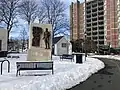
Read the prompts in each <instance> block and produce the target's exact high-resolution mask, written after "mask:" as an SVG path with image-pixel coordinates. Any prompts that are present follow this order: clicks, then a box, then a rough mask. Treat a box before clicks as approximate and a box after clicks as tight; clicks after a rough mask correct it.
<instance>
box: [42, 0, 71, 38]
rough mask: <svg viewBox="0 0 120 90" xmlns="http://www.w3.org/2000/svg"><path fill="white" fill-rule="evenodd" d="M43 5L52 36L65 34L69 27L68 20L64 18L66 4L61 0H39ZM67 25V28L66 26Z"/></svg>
mask: <svg viewBox="0 0 120 90" xmlns="http://www.w3.org/2000/svg"><path fill="white" fill-rule="evenodd" d="M41 5H42V7H44V12H45V13H46V14H45V17H46V19H45V20H47V23H49V24H52V27H53V37H54V36H55V35H57V34H60V33H62V34H65V31H67V30H68V28H69V23H68V20H66V19H67V18H66V11H65V10H66V9H67V8H66V5H65V3H64V2H63V1H61V0H41ZM67 27H68V28H67ZM65 29H66V30H65Z"/></svg>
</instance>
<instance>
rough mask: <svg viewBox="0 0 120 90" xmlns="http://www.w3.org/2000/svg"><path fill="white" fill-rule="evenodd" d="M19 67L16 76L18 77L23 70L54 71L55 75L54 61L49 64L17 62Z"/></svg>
mask: <svg viewBox="0 0 120 90" xmlns="http://www.w3.org/2000/svg"><path fill="white" fill-rule="evenodd" d="M16 65H17V73H16V76H18V74H19V75H20V71H22V70H52V74H53V61H49V62H38V61H35V62H32V61H31V62H29V61H28V62H27V61H26V62H16Z"/></svg>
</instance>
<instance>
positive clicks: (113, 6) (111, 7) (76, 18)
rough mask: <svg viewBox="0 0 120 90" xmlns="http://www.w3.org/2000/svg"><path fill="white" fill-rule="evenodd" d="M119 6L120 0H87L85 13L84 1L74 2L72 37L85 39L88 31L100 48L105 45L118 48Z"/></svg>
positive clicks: (71, 15) (71, 21)
mask: <svg viewBox="0 0 120 90" xmlns="http://www.w3.org/2000/svg"><path fill="white" fill-rule="evenodd" d="M118 7H119V0H87V3H86V14H85V4H84V3H80V2H79V1H78V0H77V1H76V2H74V3H73V2H72V4H71V5H70V29H71V32H70V39H71V40H73V39H74V40H76V39H79V38H80V39H84V33H85V32H86V34H87V38H88V39H91V40H94V41H95V43H96V44H97V46H98V48H99V47H100V46H103V45H110V46H111V47H114V48H117V47H118V46H119V45H120V44H119V38H118V36H119V32H118V25H119V23H118V20H120V19H118V16H120V15H118V11H119V10H118ZM85 15H86V17H85ZM85 21H86V22H85Z"/></svg>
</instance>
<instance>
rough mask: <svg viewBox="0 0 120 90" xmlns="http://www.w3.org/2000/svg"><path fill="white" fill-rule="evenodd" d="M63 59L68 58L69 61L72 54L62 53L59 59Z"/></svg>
mask: <svg viewBox="0 0 120 90" xmlns="http://www.w3.org/2000/svg"><path fill="white" fill-rule="evenodd" d="M63 59H70V60H71V61H73V60H74V55H69V54H63V55H61V56H60V60H63Z"/></svg>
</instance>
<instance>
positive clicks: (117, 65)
mask: <svg viewBox="0 0 120 90" xmlns="http://www.w3.org/2000/svg"><path fill="white" fill-rule="evenodd" d="M99 59H100V60H102V61H103V62H104V63H105V68H104V69H102V70H100V71H99V72H97V73H96V74H94V75H92V76H91V77H90V78H89V79H88V80H86V81H85V82H82V83H80V84H78V85H76V86H74V87H73V88H71V89H67V90H120V61H117V60H112V59H105V58H104V59H102V58H99Z"/></svg>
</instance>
